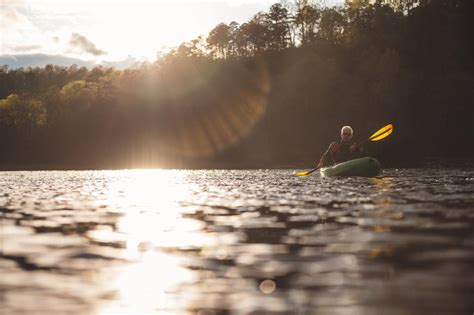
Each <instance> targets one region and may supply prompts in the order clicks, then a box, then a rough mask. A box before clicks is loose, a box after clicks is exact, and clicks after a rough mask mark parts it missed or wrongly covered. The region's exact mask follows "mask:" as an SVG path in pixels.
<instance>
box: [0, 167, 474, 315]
mask: <svg viewBox="0 0 474 315" xmlns="http://www.w3.org/2000/svg"><path fill="white" fill-rule="evenodd" d="M0 185H1V186H0V187H2V189H1V191H0V215H1V222H0V242H1V243H0V250H1V251H0V274H1V276H0V311H2V313H4V314H201V315H202V314H250V313H252V314H316V313H317V314H430V315H432V314H471V313H472V312H473V311H474V302H473V299H472V297H473V295H472V292H474V272H473V271H472V265H473V264H474V170H472V169H451V170H435V169H427V170H421V169H412V170H405V169H402V170H387V171H385V172H384V173H383V174H381V176H379V177H377V178H321V177H319V175H313V176H310V177H307V178H300V177H295V176H293V175H292V171H285V170H259V171H164V170H150V171H148V170H136V171H90V172H88V171H84V172H72V171H71V172H2V173H0Z"/></svg>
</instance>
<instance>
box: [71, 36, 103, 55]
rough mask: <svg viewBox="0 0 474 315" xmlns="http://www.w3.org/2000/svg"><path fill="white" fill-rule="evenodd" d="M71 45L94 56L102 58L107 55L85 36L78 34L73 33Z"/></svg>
mask: <svg viewBox="0 0 474 315" xmlns="http://www.w3.org/2000/svg"><path fill="white" fill-rule="evenodd" d="M69 45H70V46H71V47H72V48H74V49H77V50H80V51H82V52H86V53H89V54H91V55H93V56H102V55H106V54H107V53H106V52H105V51H103V50H100V49H98V48H97V47H96V46H95V44H94V43H93V42H91V41H90V40H88V39H87V38H86V37H85V36H82V35H81V34H77V33H72V35H71V39H70V40H69Z"/></svg>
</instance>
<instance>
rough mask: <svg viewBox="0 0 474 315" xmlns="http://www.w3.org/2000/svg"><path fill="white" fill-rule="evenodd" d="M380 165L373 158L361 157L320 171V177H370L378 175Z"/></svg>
mask: <svg viewBox="0 0 474 315" xmlns="http://www.w3.org/2000/svg"><path fill="white" fill-rule="evenodd" d="M380 169H381V167H380V163H379V161H377V160H376V159H374V158H371V157H363V158H360V159H354V160H349V161H347V162H342V163H339V164H336V165H334V166H330V167H325V168H322V169H321V175H322V176H365V177H372V176H376V175H377V174H379V173H380Z"/></svg>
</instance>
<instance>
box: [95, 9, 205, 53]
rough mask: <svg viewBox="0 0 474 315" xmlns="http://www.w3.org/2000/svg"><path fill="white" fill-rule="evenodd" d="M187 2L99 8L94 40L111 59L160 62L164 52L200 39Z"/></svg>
mask: <svg viewBox="0 0 474 315" xmlns="http://www.w3.org/2000/svg"><path fill="white" fill-rule="evenodd" d="M192 7H193V6H192V5H190V4H186V3H184V2H177V3H171V2H159V1H158V2H144V3H141V2H136V3H131V2H130V3H129V2H119V3H117V4H114V5H113V6H111V5H110V4H107V5H104V4H102V5H99V6H98V7H97V10H96V11H95V14H97V16H96V17H95V18H94V20H95V22H96V23H97V24H98V25H97V27H95V28H94V31H92V30H91V38H94V41H95V42H97V43H100V44H99V45H100V48H102V49H104V50H106V51H107V52H108V54H107V57H106V58H107V59H116V58H125V57H127V56H137V57H143V58H146V59H148V60H153V59H155V58H156V55H157V53H158V52H159V51H160V50H163V49H166V47H170V46H177V45H179V44H180V43H181V42H183V38H184V39H188V40H191V39H192V38H193V37H197V36H198V35H199V34H198V33H196V23H199V21H198V20H197V18H196V17H195V16H193V13H192Z"/></svg>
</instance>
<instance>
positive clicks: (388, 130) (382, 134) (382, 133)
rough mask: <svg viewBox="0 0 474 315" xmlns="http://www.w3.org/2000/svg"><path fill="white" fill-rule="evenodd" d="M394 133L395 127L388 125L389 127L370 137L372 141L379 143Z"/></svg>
mask: <svg viewBox="0 0 474 315" xmlns="http://www.w3.org/2000/svg"><path fill="white" fill-rule="evenodd" d="M392 132H393V125H392V124H388V125H387V126H385V127H383V128H381V129H379V130H377V131H376V132H375V133H374V134H373V135H371V136H370V137H369V140H370V141H379V140H382V139H383V138H386V137H388V136H389V135H390V134H391V133H392Z"/></svg>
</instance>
